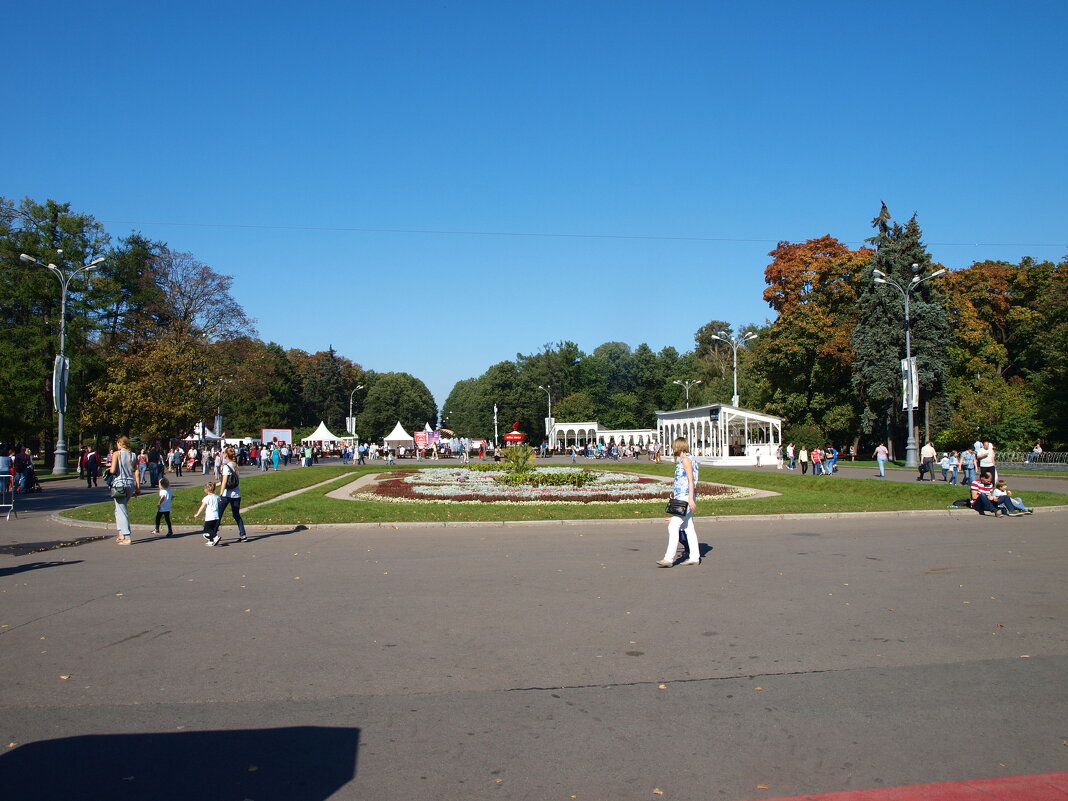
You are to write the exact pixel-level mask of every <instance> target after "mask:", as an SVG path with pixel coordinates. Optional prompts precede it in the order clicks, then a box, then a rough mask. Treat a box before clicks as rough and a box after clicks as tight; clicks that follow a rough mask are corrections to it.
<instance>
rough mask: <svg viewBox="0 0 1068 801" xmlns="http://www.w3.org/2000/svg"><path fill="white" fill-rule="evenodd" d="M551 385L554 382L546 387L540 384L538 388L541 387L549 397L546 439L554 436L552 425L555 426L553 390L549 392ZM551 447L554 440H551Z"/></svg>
mask: <svg viewBox="0 0 1068 801" xmlns="http://www.w3.org/2000/svg"><path fill="white" fill-rule="evenodd" d="M550 387H552V384H546V385H545V386H544V387H543V386H541V385H540V384H539V385H538V389H540V390H541V391H542V392H544V393H545V395H546V396H547V397H548V398H549V416H548V417H546V418H545V437H546V439H549V438H550V437H551V436H552V426H553V395H552V393H551V392H549V389H550ZM549 447H550V448H551V447H552V442H551V441H550V442H549Z"/></svg>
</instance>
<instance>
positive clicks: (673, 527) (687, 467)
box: [657, 437, 701, 567]
mask: <svg viewBox="0 0 1068 801" xmlns="http://www.w3.org/2000/svg"><path fill="white" fill-rule="evenodd" d="M672 450H673V451H674V452H675V483H674V485H673V487H672V493H671V497H672V498H674V499H676V500H681V501H687V507H688V508H687V509H686V515H685V516H684V517H679V516H678V515H672V516H671V519H670V520H669V521H668V546H667V550H666V551H665V552H664V558H663V559H661V560H659V561H658V562H657V565H659V566H660V567H672V566H674V564H675V552H676V551H677V550H678V548H679V529H684V530H685V531H686V547H687V548H688V549H689V551H690V556H689V558H688V559H687V560H686V561H685V562H683V563H682V564H684V565H699V564H701V546H700V545H699V544H698V543H697V529H696V528H694V525H693V513H694V512H696V511H697V475H698V473H699V471H700V467H699V466H698V464H697V462H696V461H695V460H694V458H693V457H692V456H691V455H690V445H689V443H688V442H686V439H685V438H684V437H677V438H676V439H675V442H674V443H673V444H672Z"/></svg>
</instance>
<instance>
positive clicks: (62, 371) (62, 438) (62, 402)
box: [19, 250, 104, 476]
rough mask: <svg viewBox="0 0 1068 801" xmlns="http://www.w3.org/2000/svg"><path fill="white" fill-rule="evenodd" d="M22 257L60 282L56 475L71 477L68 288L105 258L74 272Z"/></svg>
mask: <svg viewBox="0 0 1068 801" xmlns="http://www.w3.org/2000/svg"><path fill="white" fill-rule="evenodd" d="M56 253H58V254H60V255H62V254H63V251H62V250H57V251H56ZM19 258H20V259H21V260H22V261H25V262H29V263H30V264H36V265H37V266H38V267H44V268H45V269H47V270H49V271H51V273H52V275H54V276H55V277H56V278H57V279H58V280H59V287H60V293H59V355H58V356H56V361H55V364H54V365H53V367H52V405H53V406H54V407H55V410H56V416H57V420H58V423H59V427H58V431H57V432H56V453H55V461H54V462H53V463H52V475H54V476H63V475H66V474H67V430H66V426H65V416H66V413H67V379H68V377H69V374H70V359H68V358H67V287H68V286H69V285H70V282H71V281H72V280H73V279H74V278H75V277H77V276H78V275H80V274H81V273H86V274H88V273H89V271H90V270H93V269H95V268H97V267H99V266H100V265H101V264H103V263H104V257H103V256H97V257H96V258H95V259H93V260H92V261H91V262H89V263H88V264H83V265H82V266H81V267H79V268H77V269H76V270H71V271H70V272H67V271H65V270H62V269H60V268H59V267H57V266H56V265H55V264H52V263H51V262H49V263H48V264H45V263H44V262H41V261H38V260H37V259H35V258H34V257H33V256H29V255H27V254H25V253H22V254H20V255H19Z"/></svg>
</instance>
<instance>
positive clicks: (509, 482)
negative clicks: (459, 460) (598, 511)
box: [493, 470, 598, 487]
mask: <svg viewBox="0 0 1068 801" xmlns="http://www.w3.org/2000/svg"><path fill="white" fill-rule="evenodd" d="M597 479H598V475H597V474H596V473H591V472H590V471H589V470H579V471H576V472H568V473H537V472H533V471H532V472H529V473H507V474H505V475H503V476H494V477H493V480H494V481H496V482H497V483H498V484H502V485H504V486H506V487H585V486H586V485H587V484H593V483H594V482H596V481H597Z"/></svg>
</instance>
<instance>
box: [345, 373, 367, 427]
mask: <svg viewBox="0 0 1068 801" xmlns="http://www.w3.org/2000/svg"><path fill="white" fill-rule="evenodd" d="M361 389H363V384H358V385H357V386H356V389H354V390H352V392H350V393H349V416H348V417H346V418H345V428H346V429H347V430H348V432H349V435H350V436H353V437H355V436H356V418H355V417H353V416H352V396H353V395H355V394H356V392H357V391H358V390H361Z"/></svg>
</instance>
